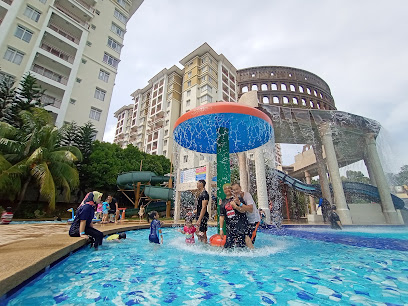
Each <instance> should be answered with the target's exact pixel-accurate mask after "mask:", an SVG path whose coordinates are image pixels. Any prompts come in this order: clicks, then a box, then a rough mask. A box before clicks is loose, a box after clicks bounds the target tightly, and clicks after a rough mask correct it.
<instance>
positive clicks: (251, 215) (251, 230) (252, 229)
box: [231, 183, 261, 243]
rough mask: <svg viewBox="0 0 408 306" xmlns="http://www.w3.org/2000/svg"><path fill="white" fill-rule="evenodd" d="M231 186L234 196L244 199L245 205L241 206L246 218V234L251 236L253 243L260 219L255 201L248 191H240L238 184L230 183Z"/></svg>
mask: <svg viewBox="0 0 408 306" xmlns="http://www.w3.org/2000/svg"><path fill="white" fill-rule="evenodd" d="M231 188H232V193H233V195H234V196H238V197H241V198H242V199H244V201H245V204H246V205H244V206H242V207H241V208H242V211H244V212H245V213H246V215H247V218H248V236H249V238H251V240H252V243H255V239H256V231H257V230H258V226H259V222H260V221H261V216H260V215H259V211H258V208H257V207H256V205H255V201H254V199H253V198H252V196H251V194H250V193H249V192H246V191H242V189H241V185H240V184H238V183H235V184H232V186H231Z"/></svg>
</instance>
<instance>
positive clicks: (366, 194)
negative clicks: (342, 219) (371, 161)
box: [275, 170, 405, 209]
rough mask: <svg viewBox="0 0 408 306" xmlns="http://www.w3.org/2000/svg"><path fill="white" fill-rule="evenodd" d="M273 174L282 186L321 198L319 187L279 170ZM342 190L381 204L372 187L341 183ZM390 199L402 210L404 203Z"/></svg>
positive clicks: (392, 196)
mask: <svg viewBox="0 0 408 306" xmlns="http://www.w3.org/2000/svg"><path fill="white" fill-rule="evenodd" d="M275 173H276V175H277V177H278V178H279V180H280V181H282V182H283V183H284V184H286V185H288V186H290V187H292V188H294V189H296V190H298V191H300V192H304V193H306V194H310V195H312V196H316V197H321V194H322V192H321V189H320V186H319V185H310V184H306V183H303V182H302V181H300V180H298V179H295V178H294V177H291V176H290V175H287V174H286V173H284V172H282V171H279V170H275ZM330 188H331V187H330ZM343 190H344V193H345V194H355V195H358V196H360V197H362V198H365V199H367V200H370V201H373V202H377V203H379V202H381V199H380V194H379V192H378V188H377V187H375V186H373V185H369V184H363V183H356V182H343ZM391 198H392V202H393V203H394V207H395V208H396V209H403V208H404V206H405V203H404V201H403V200H402V199H401V198H399V197H397V196H395V195H393V194H392V193H391Z"/></svg>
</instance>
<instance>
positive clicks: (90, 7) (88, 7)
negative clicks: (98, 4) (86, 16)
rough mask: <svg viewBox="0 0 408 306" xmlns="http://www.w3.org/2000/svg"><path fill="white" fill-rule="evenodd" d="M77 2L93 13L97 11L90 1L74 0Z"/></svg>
mask: <svg viewBox="0 0 408 306" xmlns="http://www.w3.org/2000/svg"><path fill="white" fill-rule="evenodd" d="M74 1H75V2H78V3H79V4H80V5H82V6H83V7H84V8H86V9H87V10H88V11H90V12H91V13H92V14H93V13H94V12H95V10H94V8H93V7H92V6H90V5H89V4H88V3H86V2H85V1H82V0H74Z"/></svg>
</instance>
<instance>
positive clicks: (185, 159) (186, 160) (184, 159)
mask: <svg viewBox="0 0 408 306" xmlns="http://www.w3.org/2000/svg"><path fill="white" fill-rule="evenodd" d="M183 161H184V162H185V163H186V162H188V155H184V156H183Z"/></svg>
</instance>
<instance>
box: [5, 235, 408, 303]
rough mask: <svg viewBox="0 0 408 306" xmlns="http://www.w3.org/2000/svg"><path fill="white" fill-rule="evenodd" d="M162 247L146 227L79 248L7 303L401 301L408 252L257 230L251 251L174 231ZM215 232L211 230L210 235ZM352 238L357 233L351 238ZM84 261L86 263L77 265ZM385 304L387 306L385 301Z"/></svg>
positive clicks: (405, 294) (407, 286)
mask: <svg viewBox="0 0 408 306" xmlns="http://www.w3.org/2000/svg"><path fill="white" fill-rule="evenodd" d="M164 233H165V235H164V239H165V244H164V245H161V246H158V245H152V244H149V243H147V236H148V231H147V230H139V231H134V232H128V239H126V240H125V241H123V242H120V243H117V242H112V243H107V242H104V245H103V246H102V247H101V248H100V250H98V251H94V250H93V249H89V248H88V247H85V248H83V249H81V250H79V251H78V252H76V253H74V254H73V255H71V256H69V257H68V258H66V259H64V260H63V261H61V262H60V263H59V264H57V265H56V266H54V267H53V268H51V269H49V270H48V271H47V272H45V273H44V274H42V275H41V276H40V277H39V278H37V279H36V280H35V281H33V282H31V283H30V284H28V285H27V286H25V287H24V288H22V289H21V290H20V291H18V292H16V293H15V294H14V295H13V296H12V297H11V298H10V299H8V300H7V301H5V303H7V304H8V305H21V304H24V305H27V304H28V303H29V304H33V305H55V304H61V305H74V304H91V303H96V304H97V305H99V304H100V305H102V304H104V305H105V304H106V305H133V304H146V305H163V304H166V303H174V304H176V305H179V304H185V305H197V304H201V305H213V304H215V303H220V304H224V305H257V304H262V305H269V304H279V305H285V304H289V305H316V304H319V305H331V304H333V305H334V304H338V303H341V304H355V305H374V304H375V305H403V304H406V303H408V266H407V265H406V263H407V261H408V252H405V251H395V250H384V249H373V248H366V247H356V246H349V245H345V244H342V243H332V242H324V241H319V240H310V239H305V238H299V237H295V236H276V235H272V234H270V233H268V232H261V233H259V234H258V237H257V241H256V244H255V246H256V247H257V249H256V250H255V251H253V252H251V251H248V250H238V251H233V252H227V251H224V250H221V249H217V248H213V247H210V246H203V245H199V244H196V245H194V246H188V245H186V244H185V243H184V239H183V235H181V234H180V233H178V232H177V231H176V230H175V229H172V228H169V229H164ZM213 233H215V229H210V231H209V234H213ZM357 238H358V237H357ZM83 263H87V264H83ZM387 303H388V304H387Z"/></svg>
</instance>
